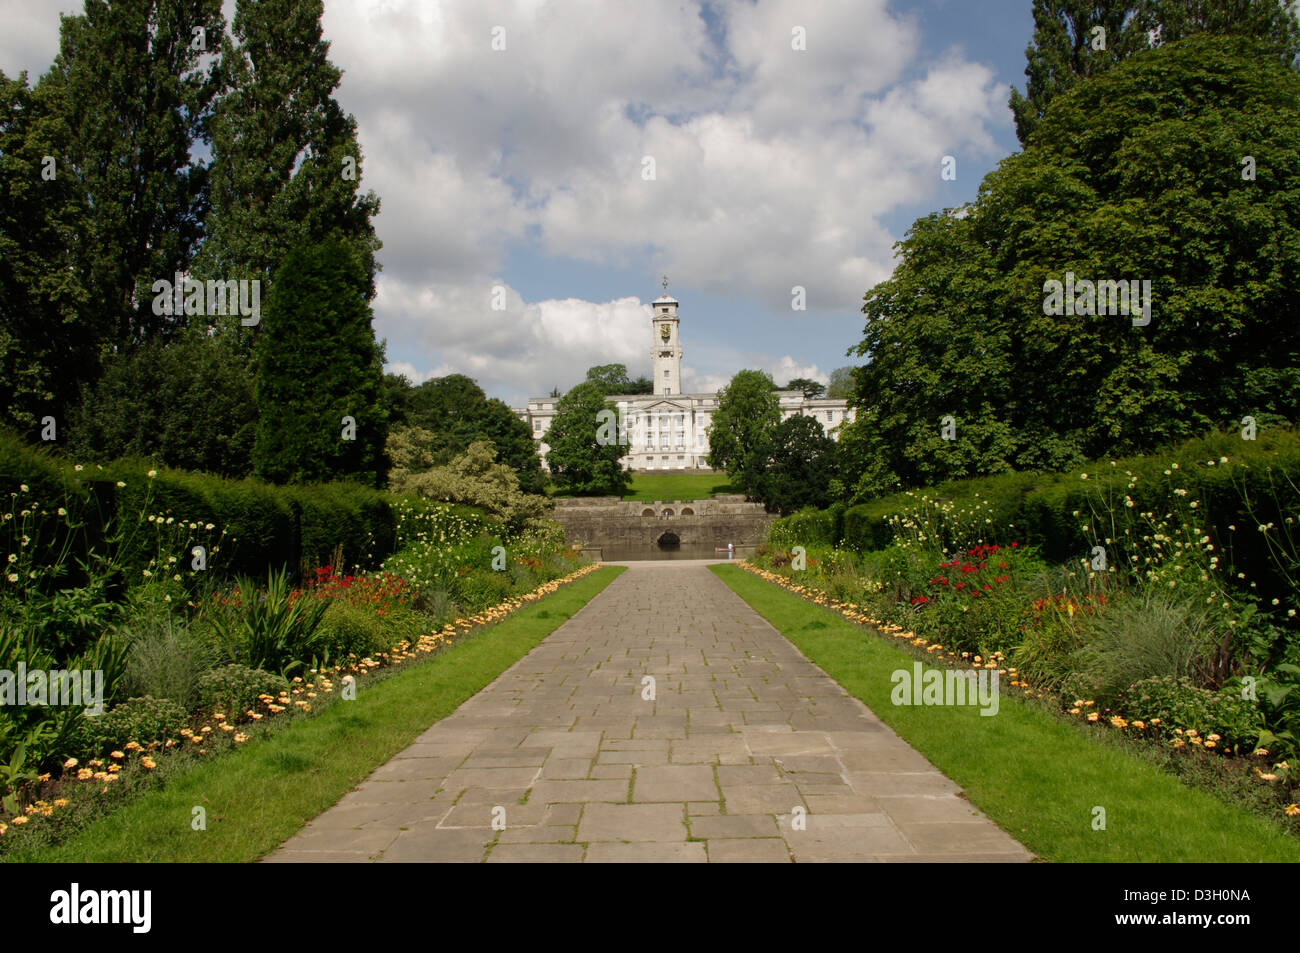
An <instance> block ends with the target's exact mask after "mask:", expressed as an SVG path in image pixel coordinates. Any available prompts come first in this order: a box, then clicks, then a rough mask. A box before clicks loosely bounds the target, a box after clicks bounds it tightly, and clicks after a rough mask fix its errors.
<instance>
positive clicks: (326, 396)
mask: <svg viewBox="0 0 1300 953" xmlns="http://www.w3.org/2000/svg"><path fill="white" fill-rule="evenodd" d="M367 281H368V276H367V274H366V271H365V268H364V266H363V264H362V262H361V261H360V260H359V259H358V258H357V257H356V255H355V253H354V251H353V250H352V249H351V248H350V247H349V246H348V245H347V244H345V243H343V242H342V241H340V240H337V239H331V240H327V241H323V242H320V243H318V244H312V245H308V246H302V247H300V248H298V249H296V250H295V251H293V252H291V253H290V254H289V255H288V256H287V257H286V258H285V259H284V261H283V262H282V263H281V265H280V268H279V270H278V271H277V273H276V280H275V285H274V286H273V287H272V289H271V293H270V295H269V296H268V299H267V301H266V307H265V313H264V314H263V316H262V331H261V338H260V341H259V344H258V347H257V359H258V363H257V378H256V380H257V384H256V394H257V411H258V424H257V434H256V438H255V440H254V444H253V465H254V467H255V469H256V471H257V473H258V475H259V476H261V477H262V478H264V479H267V480H270V481H271V482H273V483H307V482H313V481H327V480H355V481H357V482H359V483H363V484H369V485H371V486H376V487H378V486H382V485H383V482H384V480H385V477H386V476H387V469H388V467H387V461H386V459H385V457H384V441H385V439H386V437H387V419H386V418H385V416H384V413H383V405H382V402H381V390H382V382H383V370H382V364H383V354H382V348H380V346H379V345H378V344H377V343H376V342H375V335H374V330H373V328H372V327H371V324H370V322H371V318H372V315H371V311H370V306H369V305H368V304H367V303H366V286H367Z"/></svg>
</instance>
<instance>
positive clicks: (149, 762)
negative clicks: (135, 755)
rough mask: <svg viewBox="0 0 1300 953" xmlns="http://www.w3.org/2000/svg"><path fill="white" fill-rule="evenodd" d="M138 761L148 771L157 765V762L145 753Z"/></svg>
mask: <svg viewBox="0 0 1300 953" xmlns="http://www.w3.org/2000/svg"><path fill="white" fill-rule="evenodd" d="M140 763H141V764H142V765H144V767H145V768H146V769H147V770H149V771H152V770H153V769H154V768H156V767H158V762H156V761H154V759H153V758H151V757H149V756H148V755H145V756H144V757H143V758H141V759H140Z"/></svg>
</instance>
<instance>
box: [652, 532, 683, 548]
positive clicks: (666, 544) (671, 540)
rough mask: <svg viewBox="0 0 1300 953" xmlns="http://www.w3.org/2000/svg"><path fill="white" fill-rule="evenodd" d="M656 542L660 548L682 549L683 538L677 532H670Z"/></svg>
mask: <svg viewBox="0 0 1300 953" xmlns="http://www.w3.org/2000/svg"><path fill="white" fill-rule="evenodd" d="M655 543H656V545H658V547H659V548H660V549H680V548H681V545H682V540H681V537H680V536H678V535H677V534H676V533H673V532H668V533H664V534H663V535H662V536H660V537H659V538H658V539H657V540H655Z"/></svg>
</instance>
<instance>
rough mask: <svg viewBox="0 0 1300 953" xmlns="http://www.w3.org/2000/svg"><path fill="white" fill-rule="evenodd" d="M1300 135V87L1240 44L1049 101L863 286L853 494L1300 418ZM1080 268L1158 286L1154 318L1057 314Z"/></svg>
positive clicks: (1143, 62)
mask: <svg viewBox="0 0 1300 953" xmlns="http://www.w3.org/2000/svg"><path fill="white" fill-rule="evenodd" d="M1120 130H1122V131H1123V134H1122V135H1121V134H1120V132H1119V131H1120ZM1298 140H1300V77H1297V75H1296V74H1295V73H1294V72H1292V71H1291V70H1289V69H1287V68H1285V67H1283V66H1281V65H1279V64H1277V63H1276V61H1274V60H1271V59H1269V58H1268V57H1263V58H1261V55H1260V52H1259V48H1258V47H1256V46H1254V45H1252V43H1251V42H1249V41H1247V40H1243V39H1239V38H1224V37H1218V36H1211V35H1198V36H1194V37H1191V38H1190V39H1187V40H1183V41H1182V42H1179V43H1174V44H1169V45H1167V46H1164V47H1162V48H1161V49H1158V50H1154V51H1148V52H1144V53H1141V54H1137V55H1134V56H1132V57H1129V58H1128V59H1126V60H1125V61H1124V62H1122V63H1120V64H1119V65H1117V66H1115V67H1114V68H1112V69H1109V70H1106V71H1105V72H1103V73H1100V74H1098V75H1096V76H1092V77H1089V78H1088V79H1087V80H1085V81H1082V82H1080V83H1078V84H1077V85H1075V86H1074V87H1073V88H1072V89H1071V90H1070V91H1069V92H1068V93H1066V94H1063V95H1061V96H1060V97H1058V98H1056V99H1055V100H1054V101H1053V102H1052V104H1051V107H1050V108H1049V109H1048V110H1047V111H1046V113H1045V114H1044V117H1043V121H1042V125H1041V126H1040V129H1039V132H1038V134H1036V135H1035V136H1034V137H1033V138H1032V139H1031V141H1030V143H1029V145H1028V146H1027V147H1026V148H1025V150H1024V151H1023V152H1022V153H1018V154H1016V155H1014V156H1011V157H1009V158H1007V159H1006V160H1004V161H1003V162H1002V163H1001V164H1000V165H999V167H998V168H997V169H996V170H995V171H993V172H992V173H990V174H989V175H988V176H987V177H986V179H985V181H984V183H983V184H982V186H981V189H980V193H979V198H978V199H977V201H976V202H975V203H974V204H973V205H972V206H970V207H968V208H967V209H966V210H965V211H964V213H963V214H961V215H954V214H950V213H947V212H943V213H936V214H934V215H930V216H927V217H925V218H923V219H920V220H919V221H917V222H916V223H915V224H914V226H913V227H912V229H911V230H910V231H909V233H908V235H907V237H906V238H905V239H904V241H903V242H902V243H901V244H900V246H899V248H900V252H901V261H900V263H899V265H898V267H897V268H896V269H895V272H894V274H893V276H892V277H891V278H890V279H889V280H888V281H885V282H883V283H881V284H879V285H877V286H876V287H875V288H874V289H872V291H871V292H869V293H868V295H867V296H866V302H865V304H864V307H863V311H864V313H865V314H866V315H867V317H868V322H867V326H866V330H865V336H864V340H863V342H862V343H861V344H860V345H859V346H858V347H857V348H855V352H856V353H857V354H858V355H860V356H863V357H867V358H869V361H868V363H867V364H865V365H864V366H863V367H861V368H860V369H859V370H858V373H857V389H856V391H855V396H854V404H855V406H856V407H857V408H858V413H857V418H856V421H855V422H854V423H851V424H847V425H846V426H845V427H844V430H843V433H842V437H841V441H840V442H841V447H842V451H843V458H844V459H843V461H842V462H843V465H844V467H845V468H846V470H847V471H848V473H847V475H846V484H847V485H848V486H850V487H851V489H852V492H853V494H854V499H855V501H861V500H865V499H869V498H871V497H872V496H877V495H879V494H881V493H883V492H889V491H892V490H894V489H897V488H898V486H899V485H900V484H901V485H902V487H904V488H906V487H912V486H917V485H923V484H927V483H931V484H932V483H937V482H941V481H943V480H945V479H951V478H954V477H963V476H973V475H978V474H993V473H999V472H1005V471H1008V470H1028V471H1038V470H1062V469H1068V468H1072V467H1077V466H1079V465H1080V464H1081V463H1082V462H1083V461H1084V460H1086V459H1090V458H1097V457H1100V456H1103V455H1111V454H1126V453H1133V452H1141V451H1150V450H1153V449H1155V448H1157V447H1160V446H1163V445H1165V444H1167V443H1169V442H1172V441H1176V440H1182V439H1187V438H1190V437H1191V436H1193V435H1195V434H1197V433H1202V432H1204V431H1205V430H1207V429H1210V428H1212V427H1216V426H1223V425H1225V424H1226V423H1227V422H1229V421H1234V422H1236V421H1240V420H1241V419H1242V418H1243V417H1244V416H1246V415H1252V416H1254V417H1256V418H1257V419H1259V420H1261V421H1263V420H1265V419H1266V418H1268V419H1271V420H1274V421H1276V420H1277V419H1278V418H1282V419H1287V420H1290V419H1295V418H1297V417H1298V416H1300V404H1297V400H1300V396H1298V395H1300V331H1297V329H1296V327H1295V323H1294V321H1291V320H1290V317H1289V316H1290V315H1292V314H1294V312H1295V310H1296V305H1297V301H1298V300H1300V299H1298V298H1297V295H1300V291H1297V288H1300V255H1296V254H1293V252H1292V251H1291V249H1294V248H1300V201H1297V198H1296V196H1297V189H1300V177H1298V176H1297V172H1300V157H1298V153H1297V147H1296V142H1297V141H1298ZM1247 155H1249V156H1252V157H1254V159H1255V161H1256V163H1257V166H1258V170H1259V171H1258V173H1257V176H1256V178H1255V179H1254V180H1249V179H1243V176H1242V171H1243V167H1242V164H1241V160H1242V157H1243V156H1247ZM1067 273H1072V274H1074V275H1075V276H1077V277H1078V278H1079V279H1087V280H1089V281H1100V280H1116V281H1118V280H1122V279H1123V280H1129V279H1132V280H1138V279H1141V280H1149V281H1150V282H1151V302H1152V312H1151V317H1150V324H1149V325H1145V326H1133V324H1132V319H1131V316H1130V315H1128V314H1114V315H1104V314H1099V315H1096V316H1093V315H1089V314H1074V315H1069V314H1066V315H1061V316H1054V315H1045V314H1044V313H1043V312H1044V298H1045V294H1044V286H1045V283H1046V281H1047V280H1058V281H1064V280H1065V279H1066V278H1067ZM1083 294H1084V289H1083V287H1082V286H1080V289H1077V300H1078V301H1079V302H1080V303H1082V301H1083V297H1082V296H1083ZM1072 303H1073V302H1072ZM1269 415H1272V417H1271V418H1270V417H1269ZM949 416H950V417H952V418H953V419H952V421H951V423H952V425H953V426H954V427H955V434H953V432H952V429H951V428H950V429H949V430H948V431H946V432H945V429H944V418H945V417H949ZM949 435H951V436H955V439H944V438H945V436H949Z"/></svg>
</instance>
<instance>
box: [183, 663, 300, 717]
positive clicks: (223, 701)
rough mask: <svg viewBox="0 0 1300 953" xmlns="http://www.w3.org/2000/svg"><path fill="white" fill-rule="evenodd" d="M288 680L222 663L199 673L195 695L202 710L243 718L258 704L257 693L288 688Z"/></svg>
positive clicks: (266, 693)
mask: <svg viewBox="0 0 1300 953" xmlns="http://www.w3.org/2000/svg"><path fill="white" fill-rule="evenodd" d="M288 688H289V681H288V679H286V678H284V677H283V676H281V675H276V674H275V673H273V672H266V671H263V670H262V669H260V668H249V667H248V666H247V665H223V666H221V667H220V668H215V669H212V670H211V671H209V672H205V673H204V674H203V675H201V676H199V680H198V685H197V688H196V694H197V696H198V707H199V710H201V711H209V710H210V711H219V712H221V713H222V714H225V715H226V716H227V718H229V719H236V720H238V721H246V720H247V718H246V717H245V714H244V713H245V712H247V711H250V710H255V709H256V708H257V707H258V701H257V696H258V695H275V696H278V695H279V694H280V692H282V691H287V690H288Z"/></svg>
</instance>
